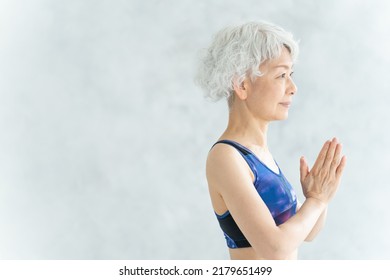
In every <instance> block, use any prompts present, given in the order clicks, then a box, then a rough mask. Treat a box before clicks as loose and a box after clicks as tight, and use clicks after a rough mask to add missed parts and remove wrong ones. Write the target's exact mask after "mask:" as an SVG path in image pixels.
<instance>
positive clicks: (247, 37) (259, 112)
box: [197, 22, 346, 259]
mask: <svg viewBox="0 0 390 280" xmlns="http://www.w3.org/2000/svg"><path fill="white" fill-rule="evenodd" d="M297 54H298V46H297V43H296V42H295V41H294V39H293V37H292V35H291V34H290V33H288V32H286V31H285V30H284V29H282V28H280V27H278V26H275V25H273V24H270V23H265V22H250V23H246V24H243V25H240V26H234V27H228V28H225V29H223V30H221V31H220V32H218V33H217V34H216V36H215V37H214V40H213V42H212V44H211V46H210V47H209V48H208V50H207V51H206V52H205V55H204V57H203V59H202V61H201V64H200V67H199V72H198V76H197V82H198V84H199V85H200V86H201V87H203V89H204V90H205V92H206V96H208V97H210V98H212V99H214V100H218V99H221V98H226V99H227V103H228V107H229V121H228V125H227V128H226V130H225V131H224V132H223V133H222V135H221V136H220V138H219V139H218V141H217V142H216V143H215V144H214V145H213V147H212V148H211V150H210V152H209V154H208V157H207V163H206V176H207V181H208V186H209V192H210V197H211V201H212V205H213V208H214V212H215V214H216V217H217V220H218V222H219V224H220V227H221V229H222V231H223V233H224V236H225V238H226V241H227V246H228V247H229V253H230V257H231V259H296V258H297V254H298V248H299V246H300V245H301V244H302V243H303V242H304V241H311V240H312V239H313V238H314V237H315V236H316V235H317V234H318V232H319V231H320V230H321V228H322V226H323V224H324V222H325V218H326V211H327V206H328V204H329V202H330V200H331V199H332V198H333V196H334V195H335V193H336V191H337V189H338V186H339V184H340V178H341V176H342V173H343V170H344V167H345V164H346V158H345V156H342V151H341V149H342V145H341V143H339V141H338V140H337V139H336V138H333V139H331V140H328V141H326V142H325V144H324V145H323V147H322V149H321V151H320V152H319V155H318V157H317V159H316V161H315V163H314V165H313V167H312V168H311V169H309V167H308V164H307V162H306V160H305V158H304V157H301V159H300V181H301V185H302V190H303V194H304V196H305V201H304V202H303V204H302V205H301V204H299V202H298V201H297V197H296V195H295V192H294V189H293V188H292V186H291V185H290V183H289V182H288V181H287V179H286V178H285V176H284V175H283V172H282V171H281V169H280V168H279V166H278V165H277V163H276V162H275V160H274V158H273V156H272V154H271V152H270V150H269V149H268V142H267V132H268V126H269V124H270V122H272V121H278V120H285V119H287V117H288V111H289V109H290V107H291V104H292V101H293V97H294V95H295V94H296V92H297V87H296V85H295V84H294V82H293V79H292V73H293V64H294V61H295V60H296V57H297Z"/></svg>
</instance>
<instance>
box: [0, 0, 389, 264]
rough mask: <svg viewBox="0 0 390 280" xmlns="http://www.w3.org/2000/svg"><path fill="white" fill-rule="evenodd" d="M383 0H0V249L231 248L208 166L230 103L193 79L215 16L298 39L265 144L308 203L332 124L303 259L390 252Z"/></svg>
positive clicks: (162, 252) (181, 251)
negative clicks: (312, 167) (292, 84)
mask: <svg viewBox="0 0 390 280" xmlns="http://www.w3.org/2000/svg"><path fill="white" fill-rule="evenodd" d="M389 14H390V4H388V1H375V0H374V1H352V0H350V1H348V0H337V1H335V0H333V1H303V0H300V1H293V0H291V1H287V0H285V1H272V4H271V1H266V0H253V1H252V0H243V1H236V0H229V1H216V0H214V1H206V0H198V1H190V0H181V1H173V0H172V1H153V0H150V1H141V0H138V1H136V0H133V1H130V0H129V1H125V0H115V1H111V0H110V1H108V0H94V1H92V0H88V1H87V0H82V1H80V0H69V1H59V0H24V1H21V0H0V258H1V259H226V258H228V254H227V249H226V246H225V242H224V240H223V236H222V233H221V231H220V229H219V228H218V225H217V221H216V219H215V217H214V214H213V212H212V208H211V204H210V200H209V196H208V190H207V182H206V179H205V174H204V163H205V158H206V155H207V152H208V150H209V148H210V146H211V145H212V144H213V142H214V141H215V140H216V139H217V138H218V137H219V135H220V134H221V133H222V131H223V130H224V128H225V125H226V121H227V109H226V104H225V102H223V101H222V102H220V103H210V102H208V101H205V100H204V99H203V96H202V92H201V90H200V89H199V88H197V87H196V86H195V85H194V84H193V76H194V73H195V68H196V61H197V52H198V51H199V49H201V48H204V47H206V46H207V45H208V44H209V43H210V40H211V36H212V34H214V32H216V31H217V30H219V29H220V28H222V27H224V26H226V25H229V24H235V23H241V22H243V21H248V20H261V19H263V20H268V21H271V22H274V23H276V24H279V25H281V26H283V27H284V28H285V29H287V30H289V31H291V32H292V33H293V34H294V35H295V37H296V38H298V39H300V46H301V55H300V57H299V62H298V63H297V65H296V67H295V74H294V77H295V81H296V83H297V85H298V88H299V91H298V94H297V95H296V96H295V100H294V101H295V102H294V104H293V107H292V108H291V109H290V118H289V119H288V120H287V121H284V122H281V123H274V124H272V125H271V127H270V135H269V137H270V141H269V142H270V147H271V149H272V152H273V154H274V157H275V158H276V160H277V161H278V163H279V165H280V166H281V168H282V169H283V170H284V173H285V174H286V176H287V177H288V178H289V180H290V181H291V183H292V184H293V185H294V186H295V188H296V191H297V193H298V194H299V196H300V197H301V199H302V195H301V189H300V184H299V157H300V156H301V155H305V156H306V157H307V158H308V159H309V161H310V163H311V164H312V163H313V161H314V159H315V158H316V155H317V153H318V151H319V149H320V147H321V145H322V143H323V142H324V141H325V140H326V139H329V138H331V137H333V136H337V137H338V138H339V139H340V140H341V141H342V142H343V144H344V148H345V153H346V154H347V156H348V166H347V169H346V171H345V175H344V178H343V181H342V186H341V189H340V191H339V192H338V194H337V196H336V197H335V199H334V200H333V201H332V203H331V205H330V209H329V215H328V222H327V225H326V227H325V228H324V230H323V231H322V233H321V234H320V236H319V237H318V238H317V239H316V240H315V241H313V242H312V243H308V244H304V245H303V246H302V248H301V251H300V256H299V257H300V258H301V259H390V241H389V240H390V239H389V238H388V236H390V220H389V218H388V215H389V213H390V208H389V207H388V197H389V196H390V185H389V182H388V181H389V180H388V179H387V175H389V174H390V164H389V158H390V146H389V142H390V141H389V140H390V133H389V129H388V124H387V123H388V121H389V119H390V110H389V104H390V78H389V77H390V76H389V73H390V70H389V65H390V55H389V50H390V28H389V24H390V20H389V17H388V15H389Z"/></svg>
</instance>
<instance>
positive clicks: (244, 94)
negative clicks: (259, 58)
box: [233, 78, 249, 100]
mask: <svg viewBox="0 0 390 280" xmlns="http://www.w3.org/2000/svg"><path fill="white" fill-rule="evenodd" d="M248 82H249V81H248V78H245V80H244V81H243V82H242V83H240V84H239V83H238V80H237V79H235V81H234V83H233V89H234V92H235V93H236V96H237V97H238V98H239V99H240V100H246V99H247V98H248V89H249V83H248Z"/></svg>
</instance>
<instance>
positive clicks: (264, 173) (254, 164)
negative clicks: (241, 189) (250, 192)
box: [213, 140, 297, 249]
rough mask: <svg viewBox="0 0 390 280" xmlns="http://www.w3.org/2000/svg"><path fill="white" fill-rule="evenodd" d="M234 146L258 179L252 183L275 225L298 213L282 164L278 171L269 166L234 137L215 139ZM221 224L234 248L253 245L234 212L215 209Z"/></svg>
mask: <svg viewBox="0 0 390 280" xmlns="http://www.w3.org/2000/svg"><path fill="white" fill-rule="evenodd" d="M218 143H224V144H228V145H231V146H233V147H234V148H236V149H237V150H238V152H239V153H240V154H241V155H242V156H243V157H244V159H245V161H246V162H247V163H248V165H249V167H250V169H251V170H252V172H253V174H254V176H255V179H254V182H253V185H254V187H255V189H256V191H257V192H258V194H259V195H260V197H261V198H262V199H263V201H264V202H265V204H266V205H267V207H268V209H269V211H270V212H271V215H272V217H273V218H274V220H275V223H276V225H280V224H283V223H284V222H285V221H287V220H288V219H289V218H291V217H292V216H294V215H295V213H296V207H297V197H296V195H295V192H294V190H293V188H292V187H291V185H290V183H289V182H288V181H287V179H286V178H285V177H284V175H283V173H282V171H281V170H280V168H279V166H278V169H279V174H277V173H275V172H274V171H272V170H271V169H269V168H268V167H267V166H266V165H265V164H264V163H263V162H262V161H261V160H260V159H259V158H258V157H257V156H256V155H255V154H253V153H252V152H251V151H250V150H249V149H248V148H246V147H244V146H242V145H241V144H239V143H237V142H235V141H232V140H221V141H218V142H216V143H215V144H214V145H213V147H214V146H215V145H216V144H218ZM215 214H216V216H217V219H218V222H219V225H220V227H221V229H222V231H223V233H224V235H225V239H226V243H227V246H228V247H229V248H231V249H235V248H244V247H251V245H250V243H249V242H248V240H247V239H246V238H245V236H244V234H243V233H242V232H241V230H240V229H239V227H238V226H237V224H236V222H235V221H234V218H233V216H232V215H231V214H230V212H229V210H227V211H226V212H225V213H224V214H222V215H218V214H217V213H215Z"/></svg>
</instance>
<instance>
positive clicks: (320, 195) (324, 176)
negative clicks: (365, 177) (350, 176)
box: [300, 138, 346, 204]
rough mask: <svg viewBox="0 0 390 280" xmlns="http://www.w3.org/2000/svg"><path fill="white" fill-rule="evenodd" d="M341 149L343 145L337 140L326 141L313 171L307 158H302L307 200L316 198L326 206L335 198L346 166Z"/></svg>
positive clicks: (303, 182) (301, 166)
mask: <svg viewBox="0 0 390 280" xmlns="http://www.w3.org/2000/svg"><path fill="white" fill-rule="evenodd" d="M341 149H342V145H341V143H339V142H338V140H337V139H336V138H333V139H332V141H329V140H328V141H326V142H325V144H324V146H323V147H322V149H321V151H320V153H319V155H318V157H317V160H316V162H315V163H314V165H313V167H312V169H311V170H309V167H308V165H307V162H306V160H305V158H304V157H301V160H300V171H301V184H302V190H303V194H304V196H305V197H306V198H315V199H318V200H319V201H321V202H323V203H326V204H327V203H329V201H330V200H331V199H332V198H333V196H334V195H335V193H336V191H337V189H338V186H339V184H340V179H341V175H342V173H343V170H344V167H345V165H346V157H345V156H342V157H341Z"/></svg>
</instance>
